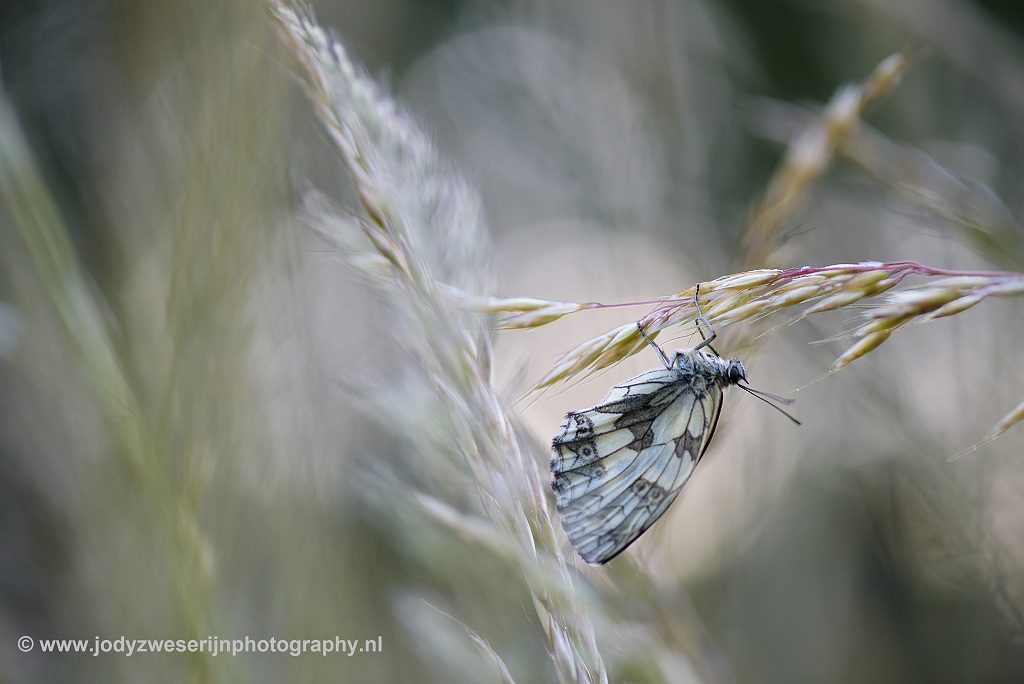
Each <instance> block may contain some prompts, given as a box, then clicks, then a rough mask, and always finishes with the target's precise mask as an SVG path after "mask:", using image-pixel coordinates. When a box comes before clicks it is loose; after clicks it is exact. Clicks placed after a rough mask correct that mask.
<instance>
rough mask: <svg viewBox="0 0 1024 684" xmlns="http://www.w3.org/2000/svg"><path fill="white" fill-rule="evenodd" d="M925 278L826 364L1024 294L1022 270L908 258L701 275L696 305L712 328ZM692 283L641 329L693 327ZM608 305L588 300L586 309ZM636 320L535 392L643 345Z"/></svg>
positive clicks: (874, 315)
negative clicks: (911, 327) (897, 334)
mask: <svg viewBox="0 0 1024 684" xmlns="http://www.w3.org/2000/svg"><path fill="white" fill-rule="evenodd" d="M911 274H913V275H918V276H924V277H927V278H931V279H932V280H931V281H930V282H927V283H925V284H922V285H918V286H915V287H910V288H905V289H902V290H898V291H895V292H890V293H889V294H888V295H886V296H885V297H884V298H883V299H882V301H881V302H880V303H878V304H875V305H874V306H872V307H871V308H869V309H868V310H867V312H866V314H864V316H865V318H866V319H867V320H866V321H865V322H864V323H863V324H862V325H860V326H859V327H857V328H856V329H854V330H853V331H852V332H851V333H849V334H848V335H845V336H844V337H853V338H860V339H859V340H858V341H857V342H855V343H854V344H853V346H851V347H850V349H848V350H847V351H846V352H844V353H843V354H842V355H841V356H840V357H839V358H838V359H837V360H836V362H835V364H834V365H833V370H838V369H840V368H843V367H844V366H846V365H848V364H849V363H850V362H852V361H854V360H856V359H858V358H860V357H862V356H864V355H865V354H867V353H868V352H870V351H872V350H874V349H876V348H877V347H878V346H879V345H881V344H882V343H883V342H884V341H885V340H886V339H888V338H889V336H890V335H891V333H892V332H894V331H895V330H897V329H899V328H900V327H902V326H904V325H907V324H909V323H912V322H927V321H931V320H934V319H936V318H939V317H943V316H949V315H953V314H955V313H959V312H961V311H966V310H967V309H969V308H971V307H972V306H974V305H975V304H977V303H978V302H980V301H982V300H983V299H985V298H986V297H990V296H1015V295H1020V294H1024V274H1018V273H1009V272H992V273H984V272H976V273H975V272H962V273H958V272H954V271H949V270H945V269H936V268H931V267H928V266H923V265H921V264H917V263H915V262H911V261H897V262H892V263H880V262H864V263H861V264H833V265H830V266H820V267H811V266H803V267H799V268H792V269H786V270H767V269H761V270H758V271H754V272H749V273H738V274H733V275H729V276H723V277H722V278H718V279H716V280H711V281H707V282H704V283H701V285H700V307H701V311H702V312H703V313H704V316H705V317H706V318H707V319H708V321H710V322H711V323H712V325H716V326H722V327H725V326H728V325H731V324H733V323H738V322H741V321H745V320H750V319H755V318H761V317H763V316H767V315H770V314H773V313H776V312H779V311H782V310H785V309H788V308H791V307H795V306H798V305H801V304H805V303H808V302H814V301H815V300H820V301H817V303H815V304H812V305H811V306H810V307H808V308H806V309H805V310H803V311H801V312H799V313H798V314H797V315H796V317H795V318H794V319H793V321H796V320H799V319H800V318H803V317H804V316H808V315H811V314H814V313H820V312H823V311H836V310H840V309H844V308H847V307H850V306H852V305H854V304H857V303H859V302H862V301H864V300H865V299H869V298H872V297H875V296H878V295H881V294H883V293H885V292H887V291H889V290H890V289H891V288H893V287H895V286H896V285H898V284H900V283H901V282H902V281H903V279H904V278H905V277H907V276H908V275H911ZM693 293H694V288H688V289H687V290H684V291H682V292H680V293H678V294H676V295H673V296H672V297H668V298H665V299H663V300H661V302H660V303H659V304H658V305H657V306H656V307H655V309H654V310H653V311H651V312H650V313H648V314H647V315H645V316H643V317H642V318H641V319H640V325H641V326H642V327H643V329H644V331H645V332H647V334H648V335H652V336H653V335H655V334H657V333H658V332H659V331H661V330H664V329H665V328H668V327H671V326H675V325H692V324H693V322H694V321H695V320H696V318H697V311H696V308H695V307H694V301H693ZM604 306H607V305H602V304H596V303H591V304H588V305H587V307H588V308H601V307H604ZM643 347H644V345H643V340H642V338H641V337H640V335H639V333H638V332H637V330H636V326H635V325H631V324H624V325H621V326H619V327H617V328H614V329H612V330H610V331H608V332H606V333H603V334H601V335H598V336H597V337H594V338H592V339H590V340H587V341H586V342H583V343H581V344H580V345H578V346H577V347H575V348H574V349H572V350H570V351H568V352H566V354H565V355H564V356H563V357H562V358H560V359H559V360H558V361H557V362H556V363H555V366H554V368H552V370H551V371H549V372H548V373H547V374H546V375H545V376H544V377H543V378H542V379H541V380H540V381H539V382H538V383H537V385H536V386H535V388H534V389H535V390H540V389H543V388H545V387H550V386H551V385H554V384H557V383H559V382H563V381H566V380H569V379H571V378H573V377H575V376H576V375H578V374H580V373H584V372H593V371H597V370H601V369H603V368H606V367H607V366H609V365H611V364H613V363H616V362H618V361H620V360H622V359H624V358H626V357H628V356H630V355H632V354H634V353H636V352H637V351H639V350H641V349H643Z"/></svg>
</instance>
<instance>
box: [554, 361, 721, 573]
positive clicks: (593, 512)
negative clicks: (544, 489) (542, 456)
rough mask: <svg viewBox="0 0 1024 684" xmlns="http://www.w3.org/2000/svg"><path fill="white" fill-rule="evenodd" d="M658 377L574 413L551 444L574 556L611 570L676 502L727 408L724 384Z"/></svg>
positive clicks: (639, 380)
mask: <svg viewBox="0 0 1024 684" xmlns="http://www.w3.org/2000/svg"><path fill="white" fill-rule="evenodd" d="M691 380H692V377H691V376H690V375H689V374H686V373H681V372H680V371H678V370H674V369H673V370H664V369H663V370H653V371H648V372H647V373H644V374H642V375H638V376H637V377H635V378H633V379H631V380H628V381H627V382H625V383H623V384H622V385H618V386H616V387H614V388H613V389H612V390H611V392H609V393H608V396H607V397H605V398H604V400H603V401H602V402H601V403H600V404H599V405H597V406H595V407H593V408H590V409H585V410H583V411H573V412H571V413H569V414H568V415H567V416H566V418H565V422H564V423H563V424H562V433H561V434H560V435H559V436H558V437H555V439H554V441H553V442H552V451H553V455H552V458H551V486H552V489H553V490H554V492H555V503H556V505H557V507H558V511H559V513H560V514H561V517H562V526H563V527H564V528H565V532H566V534H567V535H568V537H569V541H570V542H571V543H572V545H573V547H574V548H575V549H576V551H577V552H578V553H579V554H580V556H582V557H583V559H584V560H585V561H587V562H588V563H592V564H602V563H606V562H608V561H609V560H611V559H612V558H614V557H615V556H616V555H618V554H619V553H621V552H622V551H623V550H624V549H625V548H626V547H627V546H629V545H630V544H631V543H633V541H634V540H636V538H637V537H639V536H640V535H641V534H643V533H644V531H645V530H647V528H648V527H650V526H651V525H653V524H654V523H655V522H656V521H657V520H658V518H660V517H661V516H662V514H664V512H665V511H666V510H667V509H668V507H669V506H670V505H671V504H672V502H673V501H675V498H676V497H677V496H678V495H679V491H680V490H681V489H682V487H683V485H684V484H685V483H686V481H687V480H688V479H689V477H690V475H691V473H692V472H693V469H694V467H695V466H696V465H697V462H698V461H699V460H700V458H701V456H702V455H703V454H704V451H705V450H706V449H707V446H708V443H709V442H710V439H711V435H712V434H713V433H714V428H715V424H716V423H717V422H718V415H719V412H720V410H721V406H722V388H721V386H720V385H719V384H718V383H715V382H708V383H697V385H698V386H699V389H695V384H694V383H692V382H691Z"/></svg>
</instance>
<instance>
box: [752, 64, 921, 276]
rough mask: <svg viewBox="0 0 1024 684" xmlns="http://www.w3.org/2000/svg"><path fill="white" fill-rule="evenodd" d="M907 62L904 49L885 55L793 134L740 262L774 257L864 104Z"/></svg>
mask: <svg viewBox="0 0 1024 684" xmlns="http://www.w3.org/2000/svg"><path fill="white" fill-rule="evenodd" d="M906 63H907V59H906V56H905V55H904V54H903V53H896V54H894V55H890V56H889V57H886V58H885V59H884V60H882V62H880V63H879V64H878V66H876V67H875V69H874V71H872V73H871V75H870V76H868V78H867V79H866V80H865V81H864V82H862V83H860V84H858V85H848V86H843V87H842V88H840V89H839V90H837V91H836V93H835V95H833V97H832V100H831V101H830V102H829V103H828V105H826V107H825V109H824V110H823V111H822V113H821V115H820V116H819V117H817V118H816V119H815V120H814V121H812V122H811V123H810V125H808V126H806V127H805V128H804V129H803V130H802V131H800V133H799V134H798V135H796V136H795V137H794V138H793V139H792V141H791V142H790V143H789V147H788V148H787V150H786V154H785V156H784V158H783V161H782V163H781V164H780V165H779V167H778V168H777V169H776V171H775V174H774V175H773V176H772V178H771V180H770V181H769V182H768V187H767V190H766V191H765V193H764V197H763V198H762V199H761V201H760V202H758V203H757V205H756V206H755V207H754V209H753V211H752V212H751V217H750V220H749V221H748V222H747V227H746V231H745V233H744V236H743V241H742V244H741V263H742V264H744V265H746V266H760V265H762V264H765V263H767V262H768V261H769V260H770V258H771V252H772V250H773V249H774V242H775V239H776V237H777V236H778V234H779V233H780V232H781V231H782V229H783V228H785V227H786V226H787V225H789V224H790V222H791V221H792V219H793V217H794V216H795V214H796V212H797V211H798V210H799V209H800V207H802V206H803V204H804V201H805V198H806V196H807V193H808V191H809V189H810V187H811V185H812V184H813V183H815V182H816V181H817V180H818V179H819V178H820V177H821V176H822V174H824V172H825V171H826V170H827V169H828V166H829V164H830V162H831V160H832V157H833V156H834V155H835V153H836V150H837V149H839V148H840V147H841V146H842V145H843V144H844V143H845V142H846V140H847V139H848V138H849V137H850V135H851V134H852V133H853V132H854V131H855V130H856V128H857V126H858V124H859V123H860V117H861V116H863V114H864V112H865V110H866V109H867V108H868V107H869V106H870V105H871V104H873V103H874V102H876V101H877V100H878V99H879V98H881V97H882V96H884V95H885V94H886V93H888V92H889V91H890V90H891V89H892V88H893V87H895V86H896V84H898V83H899V81H900V77H901V76H902V74H903V71H904V69H905V68H906Z"/></svg>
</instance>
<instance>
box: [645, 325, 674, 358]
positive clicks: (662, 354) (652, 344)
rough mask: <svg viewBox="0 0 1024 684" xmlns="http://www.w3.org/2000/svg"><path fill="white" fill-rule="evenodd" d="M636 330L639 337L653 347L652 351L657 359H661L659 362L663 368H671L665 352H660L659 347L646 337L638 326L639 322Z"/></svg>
mask: <svg viewBox="0 0 1024 684" xmlns="http://www.w3.org/2000/svg"><path fill="white" fill-rule="evenodd" d="M636 329H637V330H638V331H639V332H640V336H641V337H643V338H644V339H645V340H647V344H649V345H651V346H652V347H654V351H656V352H658V358H659V359H661V362H662V363H663V364H664V365H665V368H672V363H671V362H669V360H668V357H667V356H665V352H663V351H662V350H661V347H659V346H658V345H657V344H656V343H655V342H654V340H652V339H651V338H650V337H648V336H647V333H645V332H644V329H643V328H642V327H641V326H640V321H637V322H636ZM672 361H675V359H674V358H673V359H672Z"/></svg>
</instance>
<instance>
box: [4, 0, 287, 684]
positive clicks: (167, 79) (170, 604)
mask: <svg viewBox="0 0 1024 684" xmlns="http://www.w3.org/2000/svg"><path fill="white" fill-rule="evenodd" d="M261 10H262V11H261ZM171 11H173V10H171ZM183 14H184V16H182V17H179V19H178V20H179V21H181V22H183V23H182V26H183V27H185V28H186V30H184V31H182V35H184V36H187V48H186V49H181V44H180V43H178V42H176V39H177V37H178V36H177V34H175V33H174V31H173V30H171V28H170V26H171V24H169V23H166V22H163V21H161V19H163V18H164V17H163V16H162V15H161V14H160V13H159V11H158V10H156V9H154V10H153V12H152V13H148V12H145V11H142V12H140V14H139V15H136V16H137V18H145V19H157V21H156V22H154V23H153V24H144V23H142V22H140V25H141V26H144V27H145V28H148V29H151V30H153V31H154V34H153V35H148V36H147V37H148V38H153V40H140V42H139V44H138V45H130V46H128V47H129V51H130V54H131V58H132V60H131V69H126V71H127V72H130V73H127V74H126V73H122V74H119V75H120V76H122V77H124V82H121V83H119V84H118V85H121V86H124V87H125V91H126V93H127V94H128V95H130V96H128V97H125V98H123V99H118V98H116V97H111V98H110V99H109V100H104V101H103V102H102V104H101V105H99V106H102V107H103V112H104V116H105V117H107V118H106V119H104V121H103V124H104V125H98V124H97V123H96V122H95V121H92V120H90V121H88V122H87V123H83V124H82V131H81V134H82V135H84V136H88V135H92V134H99V135H100V136H102V134H107V135H108V136H109V137H107V138H102V144H104V147H103V149H102V155H105V156H102V160H103V161H104V162H107V166H103V169H102V172H101V171H97V173H96V176H97V177H99V180H97V178H89V179H77V178H76V179H74V182H76V183H80V184H81V186H82V187H83V188H86V189H87V191H88V192H89V193H90V202H91V206H90V211H91V213H90V216H89V219H91V220H92V221H94V223H92V224H90V225H87V226H85V227H83V225H82V224H83V223H85V221H83V220H82V217H81V216H73V218H72V219H71V220H67V219H65V218H64V217H63V216H62V213H61V209H60V208H59V207H58V202H57V200H56V199H55V197H54V195H53V194H52V192H51V190H50V189H49V188H48V187H47V184H46V182H45V181H44V179H43V177H42V173H41V171H40V168H39V164H38V163H37V161H36V160H35V158H34V157H33V153H32V151H31V149H30V146H29V144H28V142H27V139H26V135H25V133H24V132H23V129H22V126H21V125H20V123H19V121H18V119H17V116H16V114H15V111H14V109H13V107H12V105H11V103H10V102H9V101H8V99H7V98H6V96H4V95H2V94H0V192H2V199H3V207H4V210H5V212H6V213H7V216H5V217H4V220H5V222H7V223H8V224H9V225H10V226H13V230H12V231H11V233H12V234H11V235H7V234H5V235H4V236H3V237H4V238H5V242H6V244H7V245H9V246H10V249H9V250H7V251H6V252H5V253H4V254H3V255H2V258H3V261H4V266H5V270H6V271H7V272H6V273H5V276H6V277H7V278H8V281H7V282H8V283H9V284H10V286H11V287H12V289H13V291H14V294H13V298H14V300H15V301H16V303H17V307H16V308H17V309H18V311H19V315H20V316H21V319H22V321H23V322H24V326H23V333H24V336H23V343H21V344H19V345H18V346H17V350H16V351H15V356H14V359H15V361H16V364H17V365H16V371H14V372H12V376H14V377H15V378H17V379H18V380H22V381H24V382H25V384H26V386H27V387H28V389H29V391H28V392H26V393H25V396H23V397H19V399H20V406H18V409H19V412H20V413H21V414H22V416H23V419H24V424H22V425H19V434H18V435H17V439H15V440H13V443H14V445H15V448H16V449H23V450H25V455H24V456H23V463H24V464H26V465H25V467H26V469H27V470H29V471H30V473H31V477H29V478H27V479H28V480H29V481H30V482H32V486H34V487H35V488H36V489H34V490H32V491H34V492H36V493H37V495H38V496H39V497H40V498H41V499H43V501H42V502H40V503H39V504H38V506H39V509H40V510H43V511H44V512H50V513H53V512H54V511H56V515H55V517H57V518H59V519H61V521H62V522H64V523H66V525H67V526H66V527H61V528H58V533H55V540H54V541H52V542H50V543H52V545H53V546H54V547H57V548H56V550H54V549H52V548H49V547H46V546H45V545H44V544H45V542H44V541H43V540H39V539H35V538H33V539H31V540H30V541H29V542H26V546H27V548H16V549H14V550H13V553H14V554H24V556H25V557H26V560H24V561H22V562H23V563H24V564H25V567H29V568H32V562H39V561H38V560H37V559H35V558H34V557H33V556H34V554H42V553H54V554H57V552H64V553H65V554H66V555H64V556H60V557H61V558H67V563H66V565H62V564H60V563H57V562H53V564H54V565H55V566H56V567H48V568H47V569H48V570H50V571H51V572H52V573H53V574H54V576H55V577H57V578H58V579H59V582H55V586H43V587H41V588H40V591H44V592H46V594H45V596H44V597H43V598H39V599H37V600H39V601H40V603H41V604H42V605H43V606H45V607H46V608H47V610H48V611H50V612H46V611H43V614H44V616H45V617H46V618H47V619H45V620H42V621H41V629H50V630H60V631H59V632H58V633H56V634H54V633H51V634H39V635H38V636H39V637H40V638H45V637H59V636H74V637H76V638H81V637H83V636H85V637H88V638H91V637H92V636H93V635H99V636H100V638H110V637H113V638H116V637H117V636H120V635H123V636H125V637H126V638H142V637H149V638H174V639H203V638H206V637H208V636H210V635H211V634H218V633H221V634H223V632H221V630H220V629H219V628H220V627H223V624H221V617H220V616H219V615H218V614H217V609H216V608H215V604H216V603H217V601H216V600H215V598H216V597H217V596H218V594H217V592H218V589H219V588H220V587H222V586H223V584H224V583H225V581H226V580H225V578H224V577H223V576H221V575H220V574H219V570H220V568H221V567H222V564H223V563H225V562H230V561H231V560H233V559H232V558H230V554H225V550H224V549H223V548H221V547H218V545H217V544H216V542H215V536H216V534H217V532H218V530H217V529H216V527H217V523H221V524H223V521H222V520H219V519H212V518H211V516H210V507H211V505H212V506H213V507H215V508H216V506H219V505H224V504H223V503H222V502H224V501H226V500H230V496H231V494H233V493H235V492H232V491H230V489H229V488H226V487H224V486H223V485H224V482H225V480H226V479H229V478H230V475H227V478H225V475H226V474H227V473H230V472H231V470H232V467H231V466H232V465H233V462H234V459H235V458H236V457H237V455H238V452H239V451H242V450H246V453H247V454H248V455H250V456H254V455H255V453H256V452H257V450H256V449H247V447H248V446H249V445H252V444H261V443H265V442H266V441H267V440H266V435H265V433H264V432H263V431H262V430H261V429H260V428H259V427H257V426H262V425H263V421H259V420H251V419H249V420H248V421H246V418H245V416H244V415H243V412H246V411H251V409H252V408H253V407H252V406H251V404H247V403H246V401H244V400H245V399H246V398H247V396H248V392H247V391H246V390H247V389H248V388H247V386H246V383H247V381H248V379H249V378H248V376H247V375H246V374H245V372H244V369H245V364H246V362H247V358H248V355H247V353H246V352H247V351H248V349H247V344H246V343H247V342H248V341H249V336H248V334H247V332H246V320H247V316H248V315H249V312H248V311H247V309H246V304H247V303H248V302H247V297H249V296H251V295H252V285H253V282H254V279H255V277H256V276H260V275H264V274H265V269H261V268H259V267H258V266H259V262H260V260H261V259H262V258H263V256H264V255H265V252H264V249H265V248H266V247H267V245H268V243H269V239H268V237H269V233H268V232H267V231H265V230H264V229H266V228H269V227H271V226H272V225H273V224H274V217H275V214H276V212H274V211H270V210H269V207H275V208H277V207H279V204H278V203H279V201H280V196H281V193H280V188H281V187H282V186H283V183H282V182H281V181H282V179H281V178H280V177H278V176H275V173H276V171H277V170H279V169H280V168H282V165H281V164H280V163H278V164H274V163H268V162H269V161H270V160H274V159H279V158H280V155H279V154H277V152H276V150H275V149H274V147H275V144H276V142H277V141H278V140H279V139H280V138H279V137H278V136H277V135H275V133H274V132H275V131H277V130H280V128H281V127H280V122H281V117H280V116H279V114H280V109H279V105H280V100H279V99H275V97H274V96H275V90H274V87H273V86H274V83H279V82H281V81H280V79H273V80H271V79H267V78H266V74H265V72H264V71H263V69H264V68H265V63H264V57H263V55H260V54H258V50H257V49H255V46H256V45H258V44H259V42H260V39H261V36H262V37H263V38H267V39H269V37H270V33H269V30H268V29H269V27H268V22H267V20H266V15H265V8H250V9H249V10H248V11H245V12H241V11H237V10H232V14H231V16H230V20H228V21H225V23H218V22H219V20H223V19H225V16H224V15H223V14H218V13H217V12H216V11H211V12H209V13H202V12H195V13H183ZM190 21H195V22H196V24H195V25H191V24H189V22H190ZM138 37H139V36H138V35H133V36H132V38H133V39H134V38H138ZM123 47H124V46H123V45H113V44H112V47H111V52H112V53H114V54H116V53H117V49H118V48H123ZM118 56H120V55H118ZM150 58H151V59H150ZM113 61H114V57H112V58H111V62H113ZM132 69H137V71H132ZM148 69H152V70H153V71H152V72H150V71H147V70H148ZM228 72H230V76H229V75H228ZM132 77H138V78H139V81H138V82H134V83H133V82H132V81H131V79H132ZM151 78H152V80H150V79H151ZM257 83H258V84H259V87H256V84H257ZM132 86H141V87H140V90H143V91H144V96H141V97H137V98H133V97H131V96H134V95H138V94H139V93H138V92H136V91H132ZM126 93H122V92H121V91H117V94H118V95H121V94H126ZM107 94H109V93H107ZM257 101H258V102H259V103H260V106H259V107H257V106H256V103H257ZM239 112H243V113H249V112H258V115H257V114H251V115H250V114H240V113H239ZM112 122H116V123H112ZM88 124H93V125H94V126H95V128H88ZM105 126H109V129H108V128H106V127H105ZM113 131H116V135H114V134H113ZM87 142H88V144H89V145H92V144H94V141H93V140H92V139H91V138H90V139H89V140H88V141H87ZM97 146H98V145H97ZM88 152H89V153H92V154H95V155H96V156H100V152H99V151H97V150H96V149H93V148H90V149H89V150H88ZM264 155H265V156H264ZM93 161H95V158H92V157H90V162H93ZM74 219H78V220H79V221H80V223H78V224H77V228H78V230H77V232H76V230H75V228H73V227H72V225H69V224H74ZM15 236H16V237H17V238H19V239H12V238H14V237H15ZM76 238H78V239H79V240H89V239H99V240H100V241H101V246H102V248H105V249H108V250H109V252H104V253H103V258H104V259H107V261H104V262H102V265H103V266H105V267H106V270H103V269H95V270H94V271H92V272H90V270H89V266H90V264H88V263H87V261H86V260H85V259H82V257H81V256H80V255H79V250H81V251H83V252H86V253H87V252H88V250H85V249H82V247H81V245H76V244H75V239H76ZM91 246H92V245H90V247H91ZM26 257H27V258H26ZM122 258H123V261H121V259H122ZM91 266H93V267H94V268H95V267H96V264H95V263H93V264H91ZM55 333H56V334H55ZM236 502H237V499H236ZM29 522H31V523H32V524H33V525H36V526H41V525H44V522H40V521H38V520H30V521H29ZM59 532H63V534H59ZM33 545H40V546H42V548H43V549H44V551H42V552H41V551H39V547H38V546H33ZM6 551H7V550H6V549H5V552H6ZM29 559H31V560H29ZM41 564H42V563H41ZM16 567H18V566H16ZM33 569H34V568H33ZM20 598H22V600H28V599H25V598H24V597H20ZM32 598H35V597H32ZM19 617H21V616H15V619H17V618H19ZM32 655H33V656H35V655H38V654H32ZM25 662H35V663H36V664H37V665H38V666H39V667H40V668H42V671H44V672H47V673H48V678H49V677H53V678H59V675H60V674H61V673H66V672H72V671H74V672H76V675H77V676H76V677H75V679H76V680H80V681H81V680H85V679H88V678H89V676H90V674H91V676H92V677H94V678H95V679H94V680H95V681H102V680H104V679H107V680H121V679H124V680H148V681H157V680H164V679H167V678H175V679H177V680H178V681H191V682H201V681H221V680H233V679H236V678H237V673H236V672H235V668H240V667H241V668H244V667H245V666H244V664H243V663H241V662H240V661H238V660H234V659H231V658H219V659H215V658H212V657H210V655H209V654H206V653H203V654H200V653H188V654H183V655H178V656H177V657H174V656H168V659H167V660H164V659H163V658H161V657H160V656H158V655H154V656H153V657H150V658H124V657H122V658H98V659H95V660H89V661H88V663H89V667H88V668H84V667H83V668H80V670H75V669H74V668H75V667H76V665H77V666H79V667H80V666H81V665H82V663H83V662H86V661H84V660H77V661H76V660H75V659H73V658H70V657H69V658H67V659H49V660H47V659H45V658H42V657H41V658H40V659H39V660H38V661H29V660H23V661H18V662H16V663H14V664H12V667H14V666H19V667H21V666H24V663H25Z"/></svg>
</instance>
